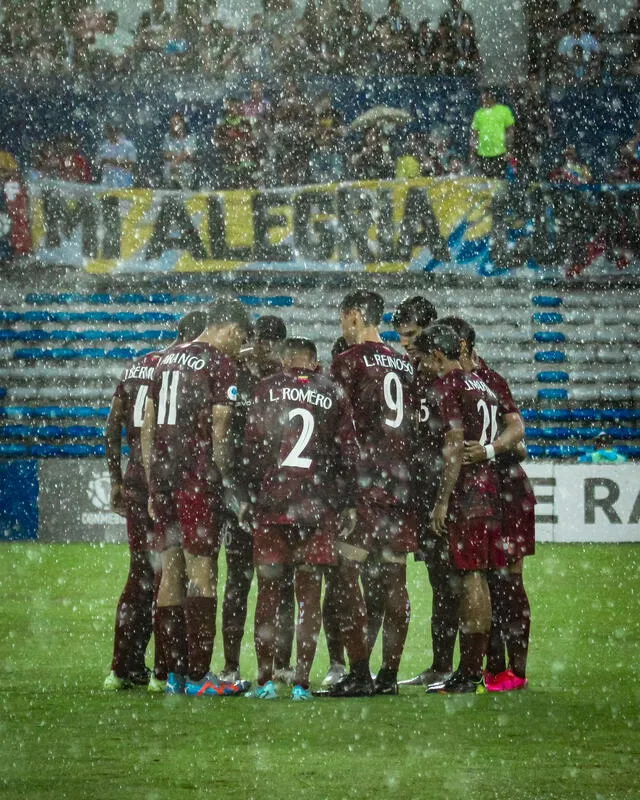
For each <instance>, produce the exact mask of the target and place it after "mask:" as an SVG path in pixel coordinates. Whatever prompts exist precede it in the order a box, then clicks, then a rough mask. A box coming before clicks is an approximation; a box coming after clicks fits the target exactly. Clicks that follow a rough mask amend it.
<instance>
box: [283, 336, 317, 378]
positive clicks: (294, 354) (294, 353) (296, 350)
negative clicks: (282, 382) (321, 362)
mask: <svg viewBox="0 0 640 800" xmlns="http://www.w3.org/2000/svg"><path fill="white" fill-rule="evenodd" d="M282 363H283V366H284V367H285V369H287V368H297V369H308V370H315V369H316V367H317V366H318V350H317V348H316V346H315V344H314V342H312V341H311V339H303V338H302V337H301V336H290V337H289V338H288V339H287V340H286V341H285V343H284V346H283V352H282Z"/></svg>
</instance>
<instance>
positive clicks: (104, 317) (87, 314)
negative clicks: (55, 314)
mask: <svg viewBox="0 0 640 800" xmlns="http://www.w3.org/2000/svg"><path fill="white" fill-rule="evenodd" d="M75 316H76V317H77V319H75V320H74V322H85V321H86V322H112V321H113V317H114V315H113V314H111V313H109V312H108V311H83V312H78V313H77V314H76V315H75Z"/></svg>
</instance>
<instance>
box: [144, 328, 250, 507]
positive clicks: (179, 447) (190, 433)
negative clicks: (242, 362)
mask: <svg viewBox="0 0 640 800" xmlns="http://www.w3.org/2000/svg"><path fill="white" fill-rule="evenodd" d="M237 394H238V389H237V386H236V367H235V365H234V363H233V362H232V361H231V360H230V359H229V358H227V357H226V356H225V355H223V353H221V352H220V351H219V350H217V349H216V348H215V347H213V346H211V345H210V344H207V343H206V342H198V341H196V342H188V343H187V344H181V345H175V346H174V347H171V348H169V349H168V350H166V351H165V352H164V353H162V354H161V357H160V360H159V361H158V365H157V367H156V371H155V375H154V381H153V384H152V386H151V391H150V395H151V397H152V398H153V403H154V406H155V409H156V428H155V437H154V442H153V449H152V456H151V475H150V478H151V481H150V483H151V487H152V488H153V489H154V490H155V491H161V492H163V491H172V490H174V489H178V488H181V487H182V485H183V483H184V480H185V478H186V477H187V476H195V477H196V478H197V480H198V481H201V482H202V483H204V484H207V485H208V484H219V483H220V481H221V478H222V476H221V475H220V472H219V470H218V468H217V467H216V466H215V464H214V463H213V454H212V443H211V409H212V407H213V406H217V405H232V404H233V403H234V402H235V400H236V397H237Z"/></svg>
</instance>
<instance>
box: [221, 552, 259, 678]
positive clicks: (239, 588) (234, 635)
mask: <svg viewBox="0 0 640 800" xmlns="http://www.w3.org/2000/svg"><path fill="white" fill-rule="evenodd" d="M252 578H253V565H252V564H245V563H237V562H236V561H235V560H234V558H233V556H231V555H230V554H229V553H228V552H227V582H226V585H225V587H224V601H223V604H222V642H223V646H224V664H225V669H228V670H233V669H239V668H240V648H241V645H242V637H243V635H244V626H245V623H246V621H247V599H248V597H249V590H250V589H251V579H252Z"/></svg>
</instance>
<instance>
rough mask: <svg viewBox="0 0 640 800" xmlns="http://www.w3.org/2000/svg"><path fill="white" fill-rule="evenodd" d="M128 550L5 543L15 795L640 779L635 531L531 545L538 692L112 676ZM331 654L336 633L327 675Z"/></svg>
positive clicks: (600, 789) (154, 796)
mask: <svg viewBox="0 0 640 800" xmlns="http://www.w3.org/2000/svg"><path fill="white" fill-rule="evenodd" d="M126 565H127V553H126V550H125V548H124V547H120V546H105V547H92V546H85V545H53V546H45V545H22V544H15V545H3V546H2V547H1V548H0V575H1V576H2V577H1V578H0V590H1V591H0V647H1V651H0V681H1V682H0V698H1V699H0V710H1V715H0V742H2V754H1V761H0V797H7V798H41V797H43V798H44V797H46V798H99V799H100V800H107V799H110V798H114V799H115V798H118V799H120V798H136V799H137V800H160V798H162V799H163V800H164V798H171V799H172V800H173V798H175V800H181V799H182V798H200V797H216V798H242V800H249V798H256V800H263V799H264V800H267V798H268V799H269V800H280V798H287V799H289V798H290V799H291V800H298V798H329V799H330V800H333V799H334V798H359V799H360V798H362V799H365V800H366V799H367V798H402V799H403V800H412V799H413V798H425V800H456V799H457V798H464V799H465V800H489V798H491V800H503V798H504V800H534V798H535V799H536V800H542V799H543V798H544V800H551V798H554V799H555V798H557V799H558V800H560V799H563V798H576V799H577V798H580V800H587V798H594V799H595V798H610V799H611V800H623V799H626V798H639V797H640V778H639V777H638V774H637V773H638V763H639V760H640V702H639V701H640V683H639V682H638V674H639V665H640V592H639V590H638V570H639V566H640V548H638V547H637V546H632V545H609V546H600V545H588V546H573V545H571V546H568V545H565V546H552V545H542V546H540V547H539V553H538V555H537V556H536V557H535V558H532V559H530V560H529V562H528V564H527V572H526V579H527V586H528V591H529V595H530V598H531V601H532V606H533V630H532V641H531V655H530V670H529V677H530V682H531V688H530V689H529V690H528V691H527V692H520V693H512V694H507V695H483V696H472V697H469V696H461V697H441V696H435V697H433V696H430V697H427V696H425V694H424V693H423V691H422V690H421V689H419V688H415V689H413V688H412V689H405V690H404V691H403V692H402V694H401V695H400V696H399V697H396V698H393V697H389V698H371V699H367V700H343V701H338V700H321V699H318V700H316V701H314V702H313V703H306V704H293V703H291V702H289V701H288V699H283V700H279V701H277V702H274V703H260V702H258V701H252V700H248V699H246V698H242V697H240V698H228V699H212V700H209V699H207V700H204V699H193V700H192V699H187V698H184V697H163V696H149V695H148V694H147V693H145V692H143V691H139V690H135V691H134V690H132V691H128V692H123V693H120V694H117V695H112V694H106V693H104V692H103V691H102V690H101V685H102V681H103V679H104V676H105V674H106V672H107V671H108V667H109V662H110V649H111V635H112V625H113V613H114V608H115V603H116V600H117V597H118V594H119V592H120V589H121V586H122V583H123V581H124V577H125V573H126ZM410 579H411V599H412V605H413V621H412V625H411V629H410V633H409V641H408V643H407V649H406V654H405V659H404V662H403V668H402V675H403V676H410V675H412V674H414V673H415V672H417V671H419V670H420V669H422V668H424V667H425V666H427V665H428V663H429V660H430V647H429V645H428V644H427V642H428V624H427V621H428V615H429V598H428V595H429V592H428V587H427V581H426V572H425V570H424V567H423V566H422V565H419V564H411V568H410ZM251 603H252V604H253V598H252V600H251ZM249 630H251V629H249ZM377 662H378V659H377V657H376V658H374V661H373V666H374V667H375V666H377ZM214 667H220V650H219V648H218V647H216V652H215V654H214ZM326 667H327V661H326V654H325V650H324V644H322V646H321V648H320V650H319V655H318V658H317V661H316V669H315V677H316V678H318V679H319V678H320V677H321V676H322V674H324V671H325V670H326ZM254 668H255V658H254V655H253V652H252V647H251V638H250V637H249V638H248V639H247V640H246V641H245V645H244V651H243V671H244V674H245V676H246V677H250V678H252V677H254Z"/></svg>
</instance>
